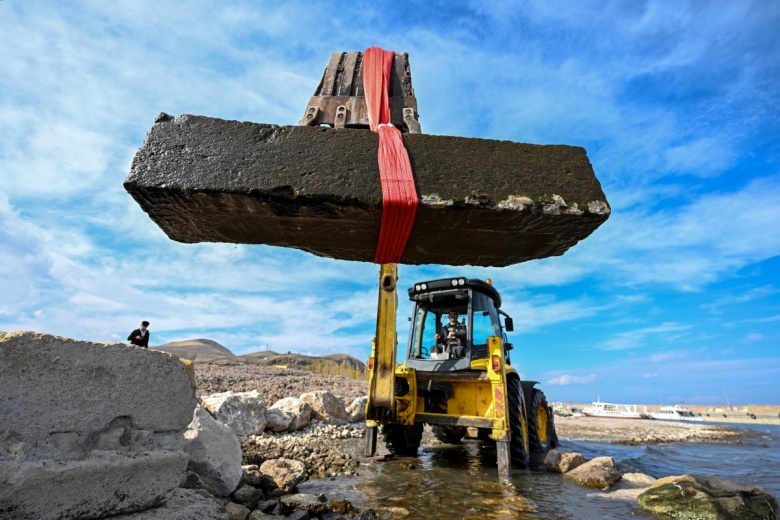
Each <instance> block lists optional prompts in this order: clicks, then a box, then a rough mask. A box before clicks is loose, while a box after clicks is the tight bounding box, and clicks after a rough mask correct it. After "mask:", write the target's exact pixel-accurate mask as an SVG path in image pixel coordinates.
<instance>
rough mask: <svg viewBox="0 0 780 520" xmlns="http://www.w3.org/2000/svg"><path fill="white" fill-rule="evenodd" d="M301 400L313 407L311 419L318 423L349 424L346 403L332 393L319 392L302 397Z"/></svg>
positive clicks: (308, 393)
mask: <svg viewBox="0 0 780 520" xmlns="http://www.w3.org/2000/svg"><path fill="white" fill-rule="evenodd" d="M301 400H302V401H304V402H306V403H308V404H309V406H311V417H312V419H316V420H318V421H322V422H326V423H333V424H343V423H345V422H347V417H348V416H347V410H346V408H344V402H343V401H342V400H341V399H340V398H339V397H337V396H336V395H335V394H333V393H332V392H329V391H327V390H317V391H314V392H307V393H305V394H303V395H301Z"/></svg>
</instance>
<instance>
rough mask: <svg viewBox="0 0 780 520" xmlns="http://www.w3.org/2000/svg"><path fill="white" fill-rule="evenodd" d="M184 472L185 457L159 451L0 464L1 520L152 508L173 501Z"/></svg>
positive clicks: (99, 514) (40, 519)
mask: <svg viewBox="0 0 780 520" xmlns="http://www.w3.org/2000/svg"><path fill="white" fill-rule="evenodd" d="M186 467H187V455H186V454H185V453H184V452H181V451H171V452H165V451H161V450H159V451H152V452H148V453H133V454H131V455H125V454H119V453H116V452H92V453H91V454H90V456H89V457H87V458H86V459H84V460H67V461H65V460H55V459H44V460H37V461H32V462H18V461H0V518H35V519H36V520H48V519H59V518H84V519H88V518H101V517H104V516H110V515H116V514H122V513H132V512H135V511H140V510H143V509H146V508H149V507H157V506H160V505H163V504H164V503H165V502H166V501H167V500H168V499H169V498H170V497H171V496H172V494H173V492H174V490H175V489H176V488H177V487H178V484H179V481H180V480H181V476H182V475H183V474H184V470H185V468H186ZM42 497H46V500H42ZM7 515H10V516H7Z"/></svg>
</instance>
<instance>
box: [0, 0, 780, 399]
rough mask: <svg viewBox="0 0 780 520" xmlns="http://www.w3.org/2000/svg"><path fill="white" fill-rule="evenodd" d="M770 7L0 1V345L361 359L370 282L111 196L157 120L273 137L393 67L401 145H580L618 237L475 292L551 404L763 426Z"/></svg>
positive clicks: (770, 326)
mask: <svg viewBox="0 0 780 520" xmlns="http://www.w3.org/2000/svg"><path fill="white" fill-rule="evenodd" d="M777 27H780V3H778V2H772V1H762V0H759V1H749V0H743V1H740V2H733V1H729V0H715V1H679V2H666V1H660V0H659V1H633V2H607V1H596V0H570V1H556V0H530V1H524V2H502V1H491V2H482V1H473V2H468V1H438V2H433V1H431V2H423V1H419V2H405V1H402V0H395V1H393V2H387V1H370V2H368V1H349V2H346V1H345V2H310V1H308V0H290V1H285V2H266V1H240V0H237V1H231V2H217V1H213V0H188V1H186V2H185V1H177V0H166V1H162V2H161V1H159V0H117V1H113V2H103V1H100V0H93V1H90V0H71V1H69V2H51V1H49V2H44V1H41V0H0V53H1V54H2V59H0V285H1V286H2V291H0V294H2V296H0V330H3V331H14V330H32V331H37V332H43V333H48V334H55V335H59V336H64V337H69V338H74V339H80V340H89V341H95V342H116V341H121V342H125V338H126V337H127V335H128V334H129V333H130V331H131V330H132V329H134V328H136V327H138V325H139V324H140V322H141V320H144V319H145V320H149V321H150V322H151V326H150V331H151V344H152V345H161V344H164V343H167V342H172V341H181V340H187V339H195V338H208V339H212V340H214V341H217V342H219V343H220V344H222V345H224V346H225V347H227V348H228V349H230V350H231V351H232V352H233V353H235V354H237V355H240V354H245V353H249V352H254V351H259V350H265V349H270V350H274V351H277V352H287V351H292V352H298V353H304V354H312V355H321V354H329V353H347V354H351V355H353V356H355V357H357V358H358V359H361V360H365V359H366V358H367V357H368V355H369V350H370V341H371V338H372V337H373V336H374V334H375V326H376V321H375V320H376V302H377V290H378V266H376V265H374V264H371V263H360V262H347V261H339V260H333V259H326V258H319V257H315V256H313V255H310V254H308V253H304V252H301V251H298V250H294V249H283V248H278V247H271V246H257V245H253V246H247V245H235V244H180V243H177V242H174V241H172V240H170V239H169V238H167V236H166V235H165V234H164V233H163V232H162V231H161V230H160V229H159V228H158V227H157V226H156V225H155V224H154V223H153V222H152V221H151V220H150V219H149V218H148V216H147V215H146V214H145V213H144V212H143V211H142V210H141V209H140V207H139V206H138V205H137V204H136V203H135V202H134V201H133V199H132V198H131V197H130V196H129V195H128V194H127V193H126V191H125V190H124V188H123V185H122V184H123V181H124V179H125V178H126V177H127V175H128V174H129V171H130V164H131V162H132V159H133V156H134V154H135V153H136V151H137V150H138V148H139V147H140V146H141V144H142V142H143V139H144V136H145V134H146V132H147V131H148V130H149V129H150V128H151V126H152V125H153V123H154V119H155V117H156V116H157V114H159V113H160V112H166V113H168V114H173V115H178V114H198V115H206V116H210V117H217V118H222V119H231V120H240V121H253V122H257V123H273V124H279V125H294V124H296V123H297V121H298V120H299V119H300V118H301V117H302V115H303V112H304V109H305V108H306V104H307V102H308V100H309V97H310V96H311V95H312V94H313V92H314V89H315V88H316V87H317V84H318V83H319V80H320V77H321V75H322V71H323V69H324V68H325V66H326V64H327V62H328V60H329V58H330V55H331V54H332V53H333V52H335V51H362V50H364V49H366V48H368V47H371V46H380V47H383V48H385V49H392V50H395V51H399V52H407V53H409V62H410V66H411V71H412V83H413V86H414V89H415V94H416V97H417V102H418V106H419V114H420V124H421V126H422V131H423V132H425V133H429V134H437V135H455V136H464V137H475V138H486V139H501V140H510V141H515V142H523V143H535V144H568V145H577V146H583V147H584V148H585V149H586V150H587V152H588V156H589V158H590V160H591V163H592V164H593V168H594V170H595V172H596V175H597V177H598V178H599V180H600V182H601V184H602V187H603V190H604V192H605V194H606V196H607V199H608V201H609V203H610V205H611V207H612V215H611V217H610V218H609V220H608V221H607V222H606V223H605V224H603V225H602V226H601V227H600V228H599V229H598V230H597V231H596V232H595V233H593V234H592V235H591V236H590V237H588V238H587V239H585V240H584V241H582V242H580V243H579V244H577V245H576V246H575V247H573V248H572V249H570V250H569V251H568V252H567V253H566V254H564V255H563V256H560V257H554V258H549V259H544V260H535V261H531V262H527V263H523V264H518V265H514V266H510V267H505V268H477V267H444V266H435V265H426V266H408V265H401V266H399V287H400V288H401V290H400V291H399V311H398V335H399V342H400V346H399V350H400V351H401V353H400V354H399V361H400V360H402V359H403V358H404V352H405V341H406V336H407V334H408V322H407V317H408V316H409V315H410V314H411V304H410V302H408V301H407V300H406V295H405V293H406V291H405V289H406V287H409V286H411V285H413V284H414V283H415V282H417V281H423V280H430V279H435V278H441V277H447V276H455V275H463V276H468V277H474V278H485V277H490V278H492V279H493V283H494V285H495V287H496V288H497V289H498V290H499V291H500V292H501V294H502V296H503V300H504V304H503V306H502V309H503V310H504V311H505V312H507V313H508V314H509V315H511V316H512V317H513V318H514V323H515V331H514V332H513V333H510V340H511V341H512V342H513V343H514V345H515V349H514V350H513V351H512V364H513V366H515V367H516V368H517V369H518V371H519V372H520V373H521V374H522V375H523V377H524V378H526V379H533V380H535V381H539V382H540V387H541V388H542V389H543V390H544V392H545V393H546V395H547V397H548V400H549V401H563V402H569V401H573V402H578V403H583V402H590V401H595V400H596V399H600V400H602V401H607V402H617V403H663V404H676V403H688V404H710V405H722V404H727V403H728V404H731V405H746V404H780V351H779V350H778V344H780V225H779V224H780V204H779V203H778V200H780V163H779V162H778V158H779V157H780V153H778V152H780V37H778V32H777Z"/></svg>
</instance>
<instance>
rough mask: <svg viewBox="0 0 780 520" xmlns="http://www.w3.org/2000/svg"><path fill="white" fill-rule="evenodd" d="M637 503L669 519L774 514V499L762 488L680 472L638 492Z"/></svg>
mask: <svg viewBox="0 0 780 520" xmlns="http://www.w3.org/2000/svg"><path fill="white" fill-rule="evenodd" d="M638 502H639V505H640V506H641V507H642V508H644V509H647V510H649V511H652V512H654V513H657V514H663V515H668V516H669V517H671V518H680V519H690V518H697V519H702V520H709V519H713V520H715V519H718V520H732V519H733V520H754V519H755V520H758V519H774V518H776V517H777V513H778V504H777V500H776V499H775V498H774V497H773V496H772V495H770V494H767V493H765V492H764V490H763V489H761V488H759V487H754V486H742V485H739V484H736V483H734V482H730V481H727V480H722V479H719V478H716V477H707V476H698V475H680V476H672V477H666V478H661V479H658V480H657V481H656V482H655V484H653V485H652V486H651V487H650V489H648V490H647V491H645V492H644V493H642V494H641V495H639V497H638Z"/></svg>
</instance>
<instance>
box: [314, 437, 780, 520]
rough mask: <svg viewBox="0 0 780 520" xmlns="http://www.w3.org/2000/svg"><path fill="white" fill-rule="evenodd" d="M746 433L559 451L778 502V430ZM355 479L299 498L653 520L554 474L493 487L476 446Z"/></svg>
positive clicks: (566, 446) (448, 449)
mask: <svg viewBox="0 0 780 520" xmlns="http://www.w3.org/2000/svg"><path fill="white" fill-rule="evenodd" d="M745 430H748V432H747V433H746V435H745V436H744V438H743V441H742V443H740V444H718V443H693V442H686V443H672V444H662V445H641V446H623V445H617V444H606V443H594V442H581V441H571V440H566V439H561V446H560V448H559V449H561V450H563V451H577V452H580V453H582V454H583V455H584V456H585V458H587V459H591V458H594V457H598V456H604V455H608V456H611V457H613V458H614V459H615V462H617V463H619V464H622V465H624V466H627V467H633V468H636V469H637V470H638V471H640V472H642V473H646V474H648V475H650V476H653V477H664V476H668V475H681V474H684V473H689V474H701V475H714V476H717V477H720V478H724V479H727V480H731V481H734V482H737V483H739V484H745V485H757V486H760V487H762V488H764V490H765V491H766V492H768V493H771V494H773V495H774V496H775V497H780V471H778V469H777V468H778V467H780V427H778V426H752V427H745ZM358 472H359V475H358V476H355V477H339V478H336V479H334V480H328V479H320V480H313V481H310V482H307V483H305V484H303V485H301V486H300V490H301V492H303V493H325V494H326V495H328V496H335V495H341V496H345V497H346V498H347V499H348V500H350V501H351V502H352V503H353V504H355V505H356V506H357V507H359V508H361V509H362V508H369V507H370V508H373V509H377V510H383V509H384V510H387V509H390V508H403V509H404V510H406V511H408V512H409V516H407V517H406V518H410V519H412V518H421V519H422V518H425V519H439V518H441V519H458V518H463V519H471V520H476V519H487V518H499V519H504V518H506V519H509V518H520V519H553V520H558V519H561V520H562V519H581V518H603V519H624V518H648V519H652V518H657V517H655V516H653V515H651V514H649V513H647V512H645V511H643V510H642V509H640V508H639V506H638V505H637V504H636V501H635V500H626V499H618V498H615V495H612V496H610V494H609V493H604V492H601V491H597V490H592V489H588V488H585V487H582V486H579V485H576V484H573V483H571V482H569V481H567V480H565V479H563V477H562V476H561V475H560V474H556V473H547V472H543V471H541V470H533V469H532V470H525V471H519V470H515V471H514V472H513V476H512V482H511V484H507V485H502V484H499V483H498V482H497V469H496V462H495V450H494V449H493V450H491V449H490V448H487V447H485V446H481V445H480V443H479V442H478V441H465V442H464V443H463V444H462V445H460V446H435V447H430V446H423V447H422V448H421V450H420V454H419V456H418V457H416V458H396V459H392V460H390V461H386V462H381V463H366V464H365V465H362V466H361V467H360V468H359V470H358ZM396 518H403V516H402V515H401V514H399V515H398V516H396Z"/></svg>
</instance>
